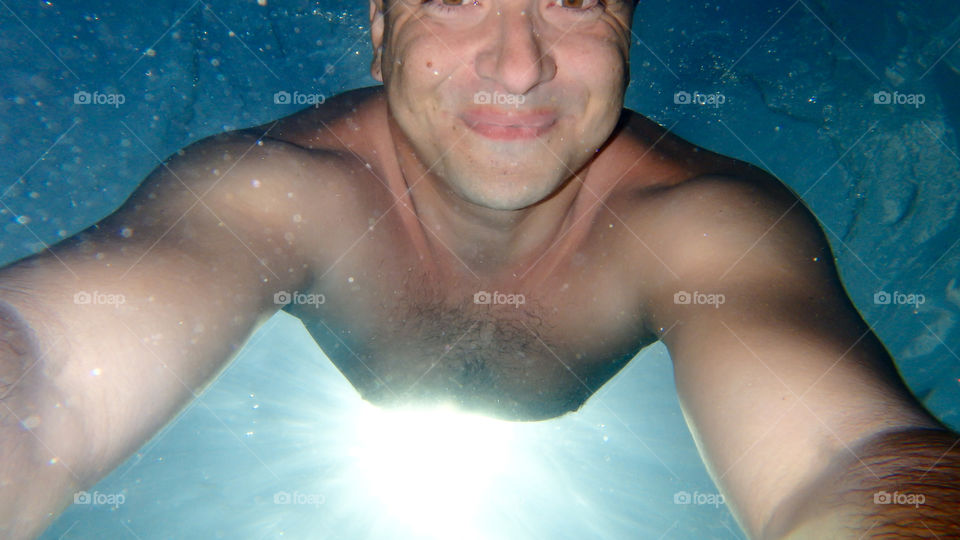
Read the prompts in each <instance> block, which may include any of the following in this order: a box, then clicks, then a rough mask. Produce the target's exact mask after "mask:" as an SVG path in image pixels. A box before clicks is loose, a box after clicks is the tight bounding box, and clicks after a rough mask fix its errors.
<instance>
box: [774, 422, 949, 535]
mask: <svg viewBox="0 0 960 540" xmlns="http://www.w3.org/2000/svg"><path fill="white" fill-rule="evenodd" d="M958 443H960V438H958V437H957V436H956V435H955V434H953V433H951V432H949V431H945V430H939V429H919V428H918V429H906V430H898V431H892V432H886V433H881V434H879V435H877V436H875V437H872V438H870V439H868V440H867V441H865V442H864V443H863V444H862V445H860V446H859V447H858V448H855V449H853V453H854V456H849V457H847V459H841V460H838V462H837V463H836V464H834V465H833V466H832V467H830V468H829V469H828V470H827V471H826V472H825V473H824V474H822V475H821V480H820V481H819V482H815V483H814V484H812V485H811V489H810V491H809V492H803V493H799V494H798V496H797V497H796V498H795V500H793V501H791V502H789V503H787V504H784V505H782V507H781V509H780V510H781V512H782V513H781V514H780V515H776V516H774V520H773V521H771V523H770V525H769V527H768V530H767V531H765V533H764V534H763V537H764V538H788V539H802V538H836V537H838V536H839V534H838V532H840V533H841V534H842V533H844V532H845V533H846V534H847V535H849V536H850V537H851V538H867V537H870V538H877V537H878V538H956V537H957V536H958V535H960V444H958Z"/></svg>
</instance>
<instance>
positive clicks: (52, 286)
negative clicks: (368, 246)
mask: <svg viewBox="0 0 960 540" xmlns="http://www.w3.org/2000/svg"><path fill="white" fill-rule="evenodd" d="M298 152H299V151H298V150H297V149H295V148H291V147H289V145H285V144H283V143H278V142H268V141H264V142H260V143H258V142H257V140H256V139H254V138H253V137H249V136H244V135H231V136H227V137H220V138H217V139H211V140H207V141H204V142H201V143H197V144H195V145H193V146H191V147H189V148H188V149H186V150H185V151H183V152H181V153H180V154H178V155H177V156H175V157H174V158H173V159H172V160H170V161H169V162H168V163H167V164H165V165H163V166H161V167H159V168H158V169H157V170H156V171H155V172H154V173H153V174H152V175H151V176H150V177H148V178H147V179H146V180H145V182H144V183H143V185H141V187H140V188H139V189H138V190H137V192H136V193H134V195H133V196H132V197H131V198H130V200H129V201H127V202H126V203H125V204H124V206H123V207H122V208H121V209H120V210H119V211H118V212H117V213H115V214H114V215H112V216H110V217H109V218H107V219H106V220H105V221H104V222H102V223H100V224H99V225H98V226H96V227H93V228H91V229H90V230H88V231H86V232H84V233H82V234H80V235H78V236H77V237H74V238H72V239H70V240H68V241H65V242H63V243H61V244H59V245H57V246H54V247H53V248H52V249H50V250H48V251H45V252H43V253H41V254H38V255H36V256H33V257H30V258H27V259H25V260H23V261H20V262H18V263H16V264H14V265H12V266H9V267H7V268H4V269H3V270H0V536H2V537H3V538H25V537H31V536H33V535H36V534H38V533H39V532H40V531H42V530H43V528H45V527H46V525H47V524H49V522H50V521H51V520H52V519H53V517H55V515H56V514H57V513H58V512H59V511H60V510H62V509H63V507H65V506H66V505H67V504H69V503H70V502H72V500H73V499H72V495H73V493H74V492H76V491H77V490H80V489H84V488H85V487H86V486H89V485H91V484H92V483H94V482H96V481H97V480H98V479H99V478H100V477H102V476H103V475H105V474H106V473H107V472H109V471H110V470H111V469H112V468H114V467H115V466H117V465H118V464H119V463H120V462H122V461H123V460H124V459H125V458H126V457H127V456H128V455H129V454H130V453H132V452H133V451H134V450H135V449H136V448H138V447H139V446H140V445H141V444H143V443H144V442H145V441H146V440H147V439H148V438H149V437H151V436H152V435H153V434H154V433H155V432H157V431H158V430H159V429H160V428H161V427H162V426H163V425H164V424H166V423H167V422H168V421H169V419H170V418H171V417H173V416H174V415H175V414H176V413H177V412H178V411H179V410H180V409H181V408H182V407H183V406H184V405H185V404H186V403H187V402H188V401H189V400H190V399H191V398H192V397H193V396H195V395H196V394H197V393H198V392H199V391H201V389H202V388H203V387H204V385H205V384H207V382H209V381H210V380H211V379H212V377H213V376H214V375H215V374H216V373H217V372H218V371H219V370H220V369H221V368H222V367H223V366H224V365H225V364H226V362H227V361H228V360H229V359H230V358H231V357H232V356H233V355H234V353H235V352H236V351H237V350H238V349H239V348H240V347H241V346H242V344H243V343H244V341H245V340H246V339H247V337H248V336H249V335H250V334H251V332H252V331H253V329H254V328H255V327H256V326H257V325H258V324H259V322H260V321H263V320H264V319H265V318H267V317H269V316H270V315H271V314H272V313H274V312H275V311H276V310H277V309H279V307H280V306H277V305H275V304H274V303H273V294H274V292H276V291H280V290H293V289H295V288H297V287H299V286H300V285H301V284H302V283H303V282H304V281H305V280H307V279H308V270H307V264H306V263H305V259H304V256H303V254H302V253H301V251H300V247H299V246H300V243H299V242H298V241H297V239H299V238H302V237H304V236H308V237H312V236H313V235H307V234H304V232H303V231H302V230H301V227H302V225H301V224H299V223H296V222H295V221H294V220H292V219H290V216H291V215H292V214H294V213H295V211H294V209H293V207H292V206H291V205H293V204H294V203H295V202H296V201H297V200H298V199H291V198H290V197H289V195H288V194H289V193H290V192H295V193H297V195H298V196H299V197H304V198H310V197H311V196H312V195H313V194H312V193H310V192H309V190H311V189H320V188H321V183H320V182H318V181H316V180H314V181H312V182H308V181H307V179H306V177H305V175H302V174H300V172H301V170H302V168H303V167H302V165H303V163H302V160H303V159H305V158H303V157H302V156H301V154H299V153H298ZM291 182H301V184H302V185H297V186H296V187H291V184H290V183H291ZM311 186H313V187H311Z"/></svg>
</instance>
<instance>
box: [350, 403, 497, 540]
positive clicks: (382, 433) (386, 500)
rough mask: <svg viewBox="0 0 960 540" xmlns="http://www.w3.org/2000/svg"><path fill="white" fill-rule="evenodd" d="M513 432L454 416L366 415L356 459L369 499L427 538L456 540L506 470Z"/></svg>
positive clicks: (444, 412)
mask: <svg viewBox="0 0 960 540" xmlns="http://www.w3.org/2000/svg"><path fill="white" fill-rule="evenodd" d="M514 426H515V424H514V423H512V422H507V421H503V420H496V419H493V418H488V417H484V416H479V415H475V414H467V413H464V412H460V411H457V410H455V409H453V408H435V409H410V408H405V409H393V410H390V409H379V408H377V407H374V406H366V407H363V410H362V412H361V414H359V415H358V417H357V423H356V425H355V428H356V430H357V433H356V438H355V439H354V440H355V442H356V446H355V447H354V448H353V449H352V452H351V454H352V457H353V458H354V460H355V466H356V467H357V468H358V472H359V473H360V475H361V477H362V478H364V481H365V483H366V484H367V486H368V488H369V489H370V491H371V492H372V493H374V494H376V496H378V497H379V498H380V499H381V500H382V502H383V504H384V508H385V509H387V510H388V511H389V512H390V513H391V514H393V515H394V516H395V517H396V518H399V519H401V520H402V521H404V522H406V523H408V524H410V525H411V527H414V528H415V529H417V530H419V531H420V532H422V533H423V534H425V535H431V536H434V535H439V536H443V537H452V536H451V535H455V536H456V537H457V538H465V537H470V536H472V535H473V534H476V530H475V529H474V527H473V526H472V524H473V523H474V521H475V516H476V512H477V510H478V508H479V507H480V506H482V504H483V502H484V500H485V499H486V497H487V496H488V495H489V492H490V487H491V485H492V484H493V483H494V481H495V480H496V479H497V478H498V477H499V476H500V474H501V473H502V472H503V471H504V470H505V467H506V462H507V460H508V458H509V457H510V452H511V441H512V439H513V430H514Z"/></svg>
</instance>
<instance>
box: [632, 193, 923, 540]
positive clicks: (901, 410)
mask: <svg viewBox="0 0 960 540" xmlns="http://www.w3.org/2000/svg"><path fill="white" fill-rule="evenodd" d="M656 204H657V205H658V207H657V208H656V209H655V211H654V212H653V214H652V215H651V216H649V217H647V218H645V219H650V220H657V221H658V223H656V224H655V227H656V228H657V230H661V231H665V232H669V234H665V233H664V234H660V235H657V238H656V239H655V240H654V241H653V242H652V243H651V244H650V245H649V248H650V251H651V252H653V253H656V255H657V258H656V261H655V262H654V261H653V260H651V261H648V262H645V263H644V264H646V265H647V266H650V267H653V268H656V271H655V272H654V274H655V276H656V277H655V278H653V279H652V283H651V289H650V292H649V298H648V301H649V305H648V309H649V310H650V313H651V314H652V316H653V323H654V325H655V327H656V328H658V329H662V330H661V333H662V339H663V341H664V342H665V344H666V345H667V347H668V349H669V351H670V355H671V357H672V359H673V363H674V373H675V380H676V385H677V391H678V395H679V398H680V401H681V405H682V409H683V411H684V415H685V417H686V419H687V422H688V425H689V426H690V428H691V431H692V433H693V435H694V438H695V440H696V442H697V445H698V448H699V449H700V452H701V454H702V455H703V457H704V460H705V462H706V465H707V467H708V469H709V471H710V473H711V475H712V476H713V478H714V480H715V481H716V482H717V483H718V485H719V486H720V488H721V490H722V491H723V493H724V495H725V496H726V500H727V504H728V505H729V506H730V508H731V511H732V512H733V513H734V515H735V516H737V518H738V520H739V521H740V522H741V524H742V525H743V526H744V528H745V529H746V530H747V531H748V532H749V533H750V534H751V536H754V537H756V536H759V535H760V534H761V531H762V530H763V528H764V527H765V525H766V524H767V523H768V521H769V520H770V518H771V516H772V515H773V513H774V512H775V511H776V509H777V507H778V505H779V504H780V503H781V502H783V501H784V500H785V499H786V498H787V497H789V496H790V495H791V494H792V493H795V492H797V491H798V490H801V489H802V488H803V487H804V484H806V483H808V482H811V481H813V480H814V479H815V478H816V477H817V476H818V475H819V473H820V472H822V471H824V470H825V469H826V467H827V466H828V465H829V464H830V463H831V462H833V461H835V460H836V459H840V458H841V457H847V456H848V455H849V453H850V451H851V450H850V449H851V447H854V446H855V444H856V443H857V442H858V441H859V440H861V439H863V438H864V437H868V436H870V435H872V434H875V433H877V432H880V431H884V430H888V429H895V428H897V427H903V426H936V425H937V424H936V421H935V420H934V419H933V418H932V417H930V416H929V415H928V414H927V413H926V412H925V411H924V410H923V409H922V408H921V407H920V406H919V405H918V404H917V403H916V402H915V400H914V399H913V398H912V396H911V395H910V393H909V391H908V390H907V389H906V388H905V386H904V385H903V383H902V381H901V380H900V378H899V376H898V374H897V372H896V369H895V368H894V366H893V365H892V363H891V360H890V358H889V355H888V354H887V353H886V351H885V349H884V348H883V346H882V345H881V344H880V342H879V341H878V340H877V338H876V337H875V336H874V334H873V333H872V332H871V331H870V329H869V328H868V326H867V325H866V324H865V323H864V321H863V320H862V318H861V317H860V316H859V314H858V313H857V311H856V310H855V309H854V307H853V306H852V304H851V303H850V301H849V299H848V298H847V296H846V293H845V291H844V290H843V288H842V286H841V285H840V283H839V279H838V277H837V273H836V269H835V268H834V263H833V257H832V255H831V253H830V250H829V248H828V246H827V244H826V241H825V239H824V237H823V234H822V233H821V231H820V229H819V227H818V225H817V224H816V222H815V220H814V219H813V217H812V216H811V215H810V213H809V212H808V211H807V210H806V208H805V207H804V206H803V205H802V204H801V203H799V202H798V201H796V199H794V198H793V197H792V196H791V195H790V194H789V193H787V192H786V190H785V189H782V188H780V189H778V188H777V187H776V186H772V185H771V186H765V185H764V184H763V183H756V182H745V181H739V180H732V179H723V178H702V179H697V180H693V181H690V182H688V183H687V184H686V185H683V186H680V187H679V188H676V189H675V190H673V192H671V193H670V194H668V195H662V196H660V197H659V200H658V201H657V202H656ZM647 257H648V256H647ZM680 291H685V292H687V293H690V294H693V293H694V292H697V293H700V294H707V295H711V294H712V295H717V296H714V297H712V298H713V299H717V300H720V299H721V296H719V295H722V303H720V302H719V301H718V302H716V303H714V304H701V305H697V304H696V300H694V301H693V302H691V303H690V304H684V303H677V302H675V298H674V295H675V294H676V293H677V292H680ZM700 299H701V300H703V299H707V300H709V299H711V297H700Z"/></svg>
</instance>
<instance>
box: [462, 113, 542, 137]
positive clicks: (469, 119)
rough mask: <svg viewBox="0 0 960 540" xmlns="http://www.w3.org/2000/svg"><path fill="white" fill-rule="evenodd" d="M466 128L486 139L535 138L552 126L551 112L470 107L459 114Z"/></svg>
mask: <svg viewBox="0 0 960 540" xmlns="http://www.w3.org/2000/svg"><path fill="white" fill-rule="evenodd" d="M460 119H461V120H462V121H463V123H464V124H466V126H467V127H468V128H470V129H471V130H472V131H474V132H475V133H478V134H480V135H482V136H484V137H486V138H488V139H494V140H501V141H503V140H520V139H535V138H537V137H540V136H542V135H543V134H545V133H546V132H548V131H550V129H551V128H553V126H554V124H556V123H557V115H556V113H553V112H516V111H510V112H504V111H501V110H498V109H472V110H469V111H466V112H464V113H463V114H461V115H460Z"/></svg>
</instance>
